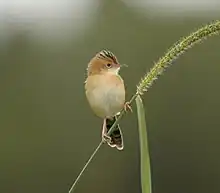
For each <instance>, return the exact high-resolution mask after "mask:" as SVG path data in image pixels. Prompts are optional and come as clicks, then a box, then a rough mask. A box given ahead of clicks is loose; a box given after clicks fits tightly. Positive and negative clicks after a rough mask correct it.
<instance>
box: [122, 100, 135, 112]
mask: <svg viewBox="0 0 220 193" xmlns="http://www.w3.org/2000/svg"><path fill="white" fill-rule="evenodd" d="M130 104H131V103H130V102H126V103H125V104H124V110H125V112H128V111H130V112H133V110H132V108H131V105H130Z"/></svg>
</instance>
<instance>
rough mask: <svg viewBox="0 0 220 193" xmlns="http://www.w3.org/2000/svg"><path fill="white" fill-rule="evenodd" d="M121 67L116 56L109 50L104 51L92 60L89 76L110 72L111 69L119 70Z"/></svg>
mask: <svg viewBox="0 0 220 193" xmlns="http://www.w3.org/2000/svg"><path fill="white" fill-rule="evenodd" d="M119 67H120V64H119V62H118V60H117V58H116V56H115V55H114V54H113V53H112V52H110V51H108V50H102V51H100V52H99V53H97V54H96V55H95V56H94V57H93V58H92V59H91V60H90V62H89V64H88V68H87V74H88V75H92V74H98V73H101V72H106V71H109V70H110V69H118V68H119Z"/></svg>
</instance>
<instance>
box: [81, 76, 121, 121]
mask: <svg viewBox="0 0 220 193" xmlns="http://www.w3.org/2000/svg"><path fill="white" fill-rule="evenodd" d="M85 87H86V96H87V99H88V101H89V104H90V106H91V108H92V109H93V111H94V112H95V114H96V115H98V116H99V117H102V118H105V117H111V116H114V115H116V114H117V113H118V112H119V111H120V110H121V109H122V108H123V106H124V102H125V88H124V83H123V80H122V79H121V78H120V77H119V76H116V75H114V76H109V77H108V76H107V77H106V76H103V75H96V76H91V77H88V78H87V81H86V85H85Z"/></svg>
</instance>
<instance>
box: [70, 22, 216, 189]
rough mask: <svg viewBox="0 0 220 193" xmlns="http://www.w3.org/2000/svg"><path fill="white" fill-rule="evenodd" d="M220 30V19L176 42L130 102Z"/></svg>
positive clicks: (121, 113) (142, 82)
mask: <svg viewBox="0 0 220 193" xmlns="http://www.w3.org/2000/svg"><path fill="white" fill-rule="evenodd" d="M219 31H220V21H219V20H217V21H214V22H212V23H211V24H208V25H205V26H203V27H201V28H200V29H198V30H197V31H195V32H193V33H191V34H190V35H189V36H187V37H185V38H182V39H181V40H180V41H178V42H177V43H176V44H174V45H173V46H172V47H171V48H170V49H169V50H168V51H167V53H166V54H165V55H164V56H163V57H162V58H160V59H159V61H158V62H157V63H155V64H154V66H153V68H152V69H151V70H150V72H149V73H147V74H146V75H145V76H144V77H143V78H142V79H141V81H140V83H139V84H138V86H137V92H136V93H135V94H134V95H133V97H132V98H131V100H130V101H129V103H132V102H133V101H134V100H135V99H136V97H137V96H138V95H142V94H143V93H144V91H147V90H148V89H149V88H150V87H151V86H152V84H153V82H154V81H155V80H156V79H157V78H158V76H159V75H161V74H162V72H164V70H165V69H166V68H167V67H169V66H170V65H171V64H172V62H173V61H174V60H175V59H177V58H178V57H179V56H180V55H181V54H183V53H185V52H186V51H187V50H188V49H189V48H192V47H193V46H194V45H195V44H197V43H199V42H201V41H202V40H204V39H206V38H207V37H209V36H212V35H216V34H218V33H219ZM124 113H125V110H124V109H123V110H122V111H121V112H120V115H119V117H118V119H117V120H116V122H115V123H114V124H113V125H112V127H111V129H110V130H109V131H108V134H111V133H112V132H113V131H114V128H115V126H116V125H117V124H118V122H119V121H120V119H121V118H122V116H123V115H124ZM102 143H103V142H102V141H101V142H100V143H99V145H98V146H97V148H96V149H95V151H94V152H93V153H92V155H91V156H90V158H89V160H88V161H87V162H86V164H85V166H84V167H83V169H82V170H81V172H80V173H79V175H78V177H77V178H76V180H75V182H74V183H73V185H72V186H71V189H70V190H69V193H72V192H73V190H74V187H75V186H76V184H77V182H78V181H79V179H80V177H81V176H82V174H83V173H84V171H85V170H86V168H87V167H88V165H89V163H90V162H91V161H92V159H93V158H94V156H95V154H96V153H97V152H98V150H99V149H100V147H101V145H102Z"/></svg>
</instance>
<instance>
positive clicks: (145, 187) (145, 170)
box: [135, 95, 151, 193]
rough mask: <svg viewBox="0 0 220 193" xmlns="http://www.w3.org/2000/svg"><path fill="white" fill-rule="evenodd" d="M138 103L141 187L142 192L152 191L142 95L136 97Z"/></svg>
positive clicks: (148, 192) (149, 192)
mask: <svg viewBox="0 0 220 193" xmlns="http://www.w3.org/2000/svg"><path fill="white" fill-rule="evenodd" d="M135 101H136V105H137V116H138V128H139V129H138V130H139V141H140V156H141V159H140V161H141V164H140V165H141V172H140V173H141V188H142V193H151V169H150V155H149V149H148V141H147V127H146V121H145V110H144V105H143V102H142V99H141V97H140V95H138V96H137V98H136V99H135Z"/></svg>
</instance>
